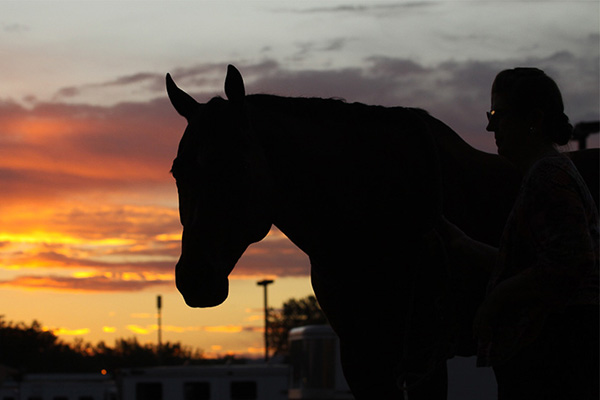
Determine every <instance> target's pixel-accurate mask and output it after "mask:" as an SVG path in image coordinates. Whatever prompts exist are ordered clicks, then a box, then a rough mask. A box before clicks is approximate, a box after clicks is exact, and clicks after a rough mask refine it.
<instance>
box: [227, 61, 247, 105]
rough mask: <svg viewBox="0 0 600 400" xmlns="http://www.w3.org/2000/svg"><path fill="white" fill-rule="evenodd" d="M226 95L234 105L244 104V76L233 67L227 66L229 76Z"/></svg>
mask: <svg viewBox="0 0 600 400" xmlns="http://www.w3.org/2000/svg"><path fill="white" fill-rule="evenodd" d="M225 95H226V96H227V99H228V100H229V101H231V102H233V103H237V104H242V102H243V101H244V96H246V89H244V79H243V78H242V74H240V71H238V70H237V68H236V67H234V66H233V65H228V66H227V76H226V77H225Z"/></svg>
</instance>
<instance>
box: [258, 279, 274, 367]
mask: <svg viewBox="0 0 600 400" xmlns="http://www.w3.org/2000/svg"><path fill="white" fill-rule="evenodd" d="M271 283H273V280H271V279H264V280H262V281H259V282H256V284H257V285H258V286H262V287H264V293H265V296H264V300H265V363H266V362H268V361H269V309H268V308H267V307H268V306H267V286H268V285H270V284H271Z"/></svg>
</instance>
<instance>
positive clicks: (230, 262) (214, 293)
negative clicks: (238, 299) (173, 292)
mask: <svg viewBox="0 0 600 400" xmlns="http://www.w3.org/2000/svg"><path fill="white" fill-rule="evenodd" d="M166 81H167V82H166V83H167V93H168V95H169V99H170V100H171V103H172V105H173V107H174V108H175V110H176V111H177V112H178V113H179V114H180V115H182V116H183V117H185V118H186V120H187V122H188V125H187V128H186V130H185V132H184V134H183V137H182V139H181V141H180V143H179V149H178V151H177V158H175V160H174V161H173V168H172V171H171V172H172V174H173V176H174V178H175V180H176V183H177V191H178V195H179V215H180V219H181V224H182V225H183V236H182V246H181V257H180V259H179V262H178V263H177V266H176V273H175V276H176V278H175V281H176V285H177V289H178V290H179V292H180V293H181V294H182V295H183V297H184V299H185V301H186V303H187V304H188V305H189V306H192V307H213V306H216V305H219V304H221V303H222V302H223V301H225V299H226V298H227V296H228V293H229V279H228V276H229V274H230V273H231V271H232V270H233V268H234V266H235V264H236V263H237V261H238V259H239V258H240V257H241V256H242V254H243V253H244V251H245V250H246V248H247V247H248V246H249V245H250V244H251V243H254V242H257V241H260V240H262V239H263V238H264V237H265V236H266V235H267V233H268V232H269V229H270V227H271V222H272V218H271V215H270V212H271V211H270V210H271V208H270V207H269V201H270V199H271V181H270V175H269V172H268V166H267V160H266V158H265V154H264V152H263V149H262V147H261V146H260V145H259V143H258V142H257V141H256V138H255V136H254V135H253V132H252V130H251V126H250V124H249V121H248V119H247V117H246V115H245V113H246V110H245V105H244V103H245V100H244V98H245V90H244V82H243V80H242V76H241V75H240V73H239V72H238V71H237V69H235V67H233V66H229V67H228V71H227V77H226V79H225V94H226V96H227V100H225V99H222V98H218V97H217V98H213V99H212V100H210V101H209V102H208V103H206V104H200V103H198V102H196V100H194V99H193V98H192V97H191V96H190V95H188V94H187V93H185V92H184V91H183V90H181V89H179V88H178V87H177V85H176V84H175V82H174V81H173V79H172V78H171V76H170V75H168V74H167V78H166Z"/></svg>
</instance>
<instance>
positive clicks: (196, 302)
mask: <svg viewBox="0 0 600 400" xmlns="http://www.w3.org/2000/svg"><path fill="white" fill-rule="evenodd" d="M214 271H215V269H214V267H212V268H211V267H209V266H206V265H189V264H185V263H184V262H182V260H180V261H179V262H178V263H177V266H176V267H175V284H176V286H177V290H179V293H181V295H182V296H183V299H184V300H185V303H186V304H187V305H188V306H190V307H200V308H206V307H215V306H218V305H219V304H221V303H223V302H224V301H225V300H226V299H227V296H228V295H229V279H228V278H227V275H224V276H222V275H221V274H216V273H215V272H214Z"/></svg>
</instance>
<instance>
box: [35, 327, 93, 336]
mask: <svg viewBox="0 0 600 400" xmlns="http://www.w3.org/2000/svg"><path fill="white" fill-rule="evenodd" d="M42 330H44V331H47V332H48V331H49V332H52V333H53V334H54V335H56V336H59V335H61V336H82V335H87V334H88V333H90V330H89V329H88V328H80V329H67V328H48V327H46V326H44V327H42Z"/></svg>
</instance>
